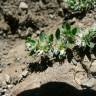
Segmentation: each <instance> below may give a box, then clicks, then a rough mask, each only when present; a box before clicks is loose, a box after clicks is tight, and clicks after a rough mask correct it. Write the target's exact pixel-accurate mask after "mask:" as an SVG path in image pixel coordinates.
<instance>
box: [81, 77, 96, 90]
mask: <svg viewBox="0 0 96 96" xmlns="http://www.w3.org/2000/svg"><path fill="white" fill-rule="evenodd" d="M95 81H96V80H95V78H90V79H88V80H87V81H85V82H83V83H82V84H81V85H82V86H85V87H90V88H92V87H94V85H95Z"/></svg>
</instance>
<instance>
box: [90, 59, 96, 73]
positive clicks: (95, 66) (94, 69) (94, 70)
mask: <svg viewBox="0 0 96 96" xmlns="http://www.w3.org/2000/svg"><path fill="white" fill-rule="evenodd" d="M90 72H91V73H96V60H95V61H94V62H93V63H92V66H91V68H90Z"/></svg>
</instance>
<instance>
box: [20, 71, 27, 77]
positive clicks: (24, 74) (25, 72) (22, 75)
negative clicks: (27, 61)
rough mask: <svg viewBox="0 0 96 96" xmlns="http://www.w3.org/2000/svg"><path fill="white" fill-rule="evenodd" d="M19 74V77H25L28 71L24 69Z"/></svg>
mask: <svg viewBox="0 0 96 96" xmlns="http://www.w3.org/2000/svg"><path fill="white" fill-rule="evenodd" d="M20 75H21V77H26V76H27V75H28V71H27V70H25V71H23V72H22V73H21V74H20Z"/></svg>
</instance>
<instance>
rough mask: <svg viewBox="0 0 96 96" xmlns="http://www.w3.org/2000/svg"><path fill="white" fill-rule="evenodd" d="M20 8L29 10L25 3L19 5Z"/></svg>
mask: <svg viewBox="0 0 96 96" xmlns="http://www.w3.org/2000/svg"><path fill="white" fill-rule="evenodd" d="M19 8H21V9H28V5H27V4H26V3H25V2H21V3H20V5H19Z"/></svg>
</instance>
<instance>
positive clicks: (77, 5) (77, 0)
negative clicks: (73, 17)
mask: <svg viewBox="0 0 96 96" xmlns="http://www.w3.org/2000/svg"><path fill="white" fill-rule="evenodd" d="M66 1H67V4H68V7H69V9H71V10H72V11H73V12H83V11H88V10H90V9H92V8H94V7H95V5H96V0H66Z"/></svg>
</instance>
